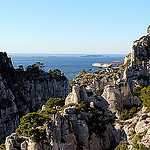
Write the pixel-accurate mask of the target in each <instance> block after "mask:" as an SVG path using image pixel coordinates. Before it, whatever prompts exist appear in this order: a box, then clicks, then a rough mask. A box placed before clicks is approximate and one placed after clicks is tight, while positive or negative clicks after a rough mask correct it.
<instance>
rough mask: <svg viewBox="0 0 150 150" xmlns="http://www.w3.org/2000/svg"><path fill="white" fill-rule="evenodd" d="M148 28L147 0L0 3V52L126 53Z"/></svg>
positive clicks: (14, 0)
mask: <svg viewBox="0 0 150 150" xmlns="http://www.w3.org/2000/svg"><path fill="white" fill-rule="evenodd" d="M149 24H150V0H0V51H6V52H8V53H49V54H50V53H52V54H57V53H61V54H67V53H68V54H75V53H77V54H88V53H89V54H106V53H129V52H130V51H131V45H132V42H133V41H134V40H136V39H138V38H140V36H142V35H145V34H146V29H147V27H148V25H149Z"/></svg>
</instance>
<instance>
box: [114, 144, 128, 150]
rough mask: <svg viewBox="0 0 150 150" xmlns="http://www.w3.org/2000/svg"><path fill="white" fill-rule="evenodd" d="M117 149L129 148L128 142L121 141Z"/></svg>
mask: <svg viewBox="0 0 150 150" xmlns="http://www.w3.org/2000/svg"><path fill="white" fill-rule="evenodd" d="M115 150H128V146H127V143H125V142H124V143H120V144H119V145H118V146H117V147H116V148H115Z"/></svg>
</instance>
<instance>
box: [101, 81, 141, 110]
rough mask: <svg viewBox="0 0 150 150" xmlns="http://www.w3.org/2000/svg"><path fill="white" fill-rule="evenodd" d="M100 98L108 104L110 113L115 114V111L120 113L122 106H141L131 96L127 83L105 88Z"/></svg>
mask: <svg viewBox="0 0 150 150" xmlns="http://www.w3.org/2000/svg"><path fill="white" fill-rule="evenodd" d="M102 97H103V98H104V99H105V100H106V101H107V102H108V104H109V110H110V111H111V112H112V113H116V110H119V111H121V110H122V109H123V108H124V106H130V107H131V106H135V105H137V106H139V105H141V101H140V100H139V99H138V98H137V97H135V96H133V95H132V93H131V91H130V87H129V85H128V84H127V83H122V84H121V85H120V86H106V87H105V89H104V92H103V94H102Z"/></svg>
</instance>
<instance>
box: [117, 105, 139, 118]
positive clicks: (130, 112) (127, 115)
mask: <svg viewBox="0 0 150 150" xmlns="http://www.w3.org/2000/svg"><path fill="white" fill-rule="evenodd" d="M136 112H137V108H136V107H133V108H131V109H129V110H127V109H124V110H122V111H121V115H120V119H121V120H127V119H131V118H132V117H133V114H134V113H136Z"/></svg>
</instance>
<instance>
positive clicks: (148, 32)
mask: <svg viewBox="0 0 150 150" xmlns="http://www.w3.org/2000/svg"><path fill="white" fill-rule="evenodd" d="M147 35H150V25H149V26H148V28H147Z"/></svg>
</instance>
